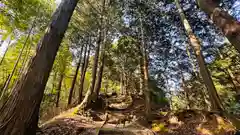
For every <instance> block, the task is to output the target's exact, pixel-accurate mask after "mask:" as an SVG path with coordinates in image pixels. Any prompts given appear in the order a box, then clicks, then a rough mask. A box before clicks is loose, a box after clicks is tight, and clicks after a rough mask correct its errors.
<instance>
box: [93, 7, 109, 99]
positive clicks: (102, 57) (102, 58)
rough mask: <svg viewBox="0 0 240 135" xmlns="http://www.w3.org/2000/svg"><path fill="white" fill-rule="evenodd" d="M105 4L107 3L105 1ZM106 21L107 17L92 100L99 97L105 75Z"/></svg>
mask: <svg viewBox="0 0 240 135" xmlns="http://www.w3.org/2000/svg"><path fill="white" fill-rule="evenodd" d="M104 4H105V3H104ZM105 21H106V19H104V21H103V22H104V24H103V26H104V28H103V35H102V37H103V41H102V43H101V54H100V66H99V69H98V74H97V81H96V84H95V87H94V95H93V99H92V100H94V101H95V100H96V99H97V98H98V95H99V92H100V89H101V84H102V75H103V69H104V64H105V63H104V62H105V48H106V35H107V31H106V28H105V27H106V26H105Z"/></svg>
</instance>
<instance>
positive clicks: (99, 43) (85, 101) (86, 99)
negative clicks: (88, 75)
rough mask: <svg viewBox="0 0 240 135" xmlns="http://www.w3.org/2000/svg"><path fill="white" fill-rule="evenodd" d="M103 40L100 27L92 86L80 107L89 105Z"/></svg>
mask: <svg viewBox="0 0 240 135" xmlns="http://www.w3.org/2000/svg"><path fill="white" fill-rule="evenodd" d="M101 41H102V30H101V29H100V30H99V37H98V41H97V46H96V50H95V56H94V62H93V67H92V80H91V84H90V87H89V89H88V91H87V93H86V94H85V97H84V99H83V101H82V103H81V104H80V106H81V107H80V108H85V107H87V105H88V104H89V103H90V100H91V96H92V94H93V91H94V86H95V82H96V76H97V68H98V58H99V50H100V45H101Z"/></svg>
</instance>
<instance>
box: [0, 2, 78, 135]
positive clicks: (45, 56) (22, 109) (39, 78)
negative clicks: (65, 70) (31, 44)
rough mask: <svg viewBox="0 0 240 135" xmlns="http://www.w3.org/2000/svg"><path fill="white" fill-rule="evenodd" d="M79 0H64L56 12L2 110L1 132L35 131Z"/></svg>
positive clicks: (6, 134) (29, 134)
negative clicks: (55, 60)
mask: <svg viewBox="0 0 240 135" xmlns="http://www.w3.org/2000/svg"><path fill="white" fill-rule="evenodd" d="M77 2H78V0H63V1H62V2H61V4H60V5H59V7H58V9H57V10H56V12H55V13H54V14H53V17H52V21H51V24H50V26H49V28H48V30H47V32H46V33H45V35H44V37H43V38H42V40H41V41H40V42H39V44H38V49H37V52H36V55H35V57H34V58H33V59H32V61H30V63H29V67H28V70H27V73H26V74H24V75H22V77H21V79H20V80H19V81H18V82H17V83H16V85H15V86H14V88H13V89H12V93H11V95H10V97H9V98H8V100H7V101H6V103H5V104H4V105H3V107H2V108H1V109H0V123H1V124H0V134H1V135H34V134H36V128H37V124H38V116H39V108H40V104H41V100H42V98H43V93H44V89H45V86H46V83H47V80H48V77H49V73H50V71H51V69H52V66H53V62H54V59H55V56H56V54H57V51H58V48H59V46H60V43H61V41H62V39H63V37H64V33H65V31H66V29H67V27H68V23H69V21H70V18H71V16H72V13H73V11H74V9H75V7H76V5H77Z"/></svg>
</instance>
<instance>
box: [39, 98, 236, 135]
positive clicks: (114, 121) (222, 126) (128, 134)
mask: <svg viewBox="0 0 240 135" xmlns="http://www.w3.org/2000/svg"><path fill="white" fill-rule="evenodd" d="M124 97H125V96H124ZM107 100H108V107H103V108H104V109H103V108H101V107H100V108H99V105H98V107H95V108H94V107H93V106H91V107H89V108H91V109H87V110H86V111H84V112H82V113H81V114H79V113H77V112H78V111H77V110H78V107H75V108H72V109H70V110H68V111H66V112H63V113H62V114H60V115H58V116H56V117H54V118H53V119H51V120H49V121H47V122H46V123H44V124H43V125H41V126H40V129H41V130H40V131H39V132H38V133H37V135H155V134H161V135H232V134H234V133H235V128H234V126H232V124H231V123H230V122H229V121H228V120H226V119H225V118H223V117H221V116H220V115H218V114H216V113H213V112H207V111H200V110H183V111H181V112H175V113H173V112H169V111H168V110H167V109H166V108H165V109H163V107H159V106H156V105H155V106H154V105H153V106H154V108H152V109H153V110H154V111H153V113H152V118H151V120H149V121H146V120H145V119H144V118H145V117H144V105H143V103H144V100H143V98H140V97H138V98H134V99H131V100H130V99H128V97H125V98H123V97H117V96H116V97H114V98H107ZM120 101H125V102H124V103H125V104H128V105H127V107H125V108H124V107H123V108H119V106H121V105H123V103H122V102H121V103H120ZM129 101H132V103H131V104H129ZM104 102H106V100H104ZM113 102H114V104H115V108H113V107H112V108H109V106H112V104H113ZM98 103H100V101H99V102H98ZM117 103H119V106H118V107H117ZM116 107H117V108H116Z"/></svg>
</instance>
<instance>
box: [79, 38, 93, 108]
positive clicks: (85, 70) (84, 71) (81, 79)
mask: <svg viewBox="0 0 240 135" xmlns="http://www.w3.org/2000/svg"><path fill="white" fill-rule="evenodd" d="M89 42H90V43H89V45H86V49H85V52H84V58H83V59H84V61H83V65H82V67H81V77H80V85H79V90H78V92H79V93H78V94H79V96H78V104H80V103H81V101H82V95H83V86H84V80H85V75H86V72H87V68H88V63H89V55H90V50H91V48H90V45H91V41H90V40H89ZM87 50H88V51H87ZM86 52H87V54H86Z"/></svg>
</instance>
